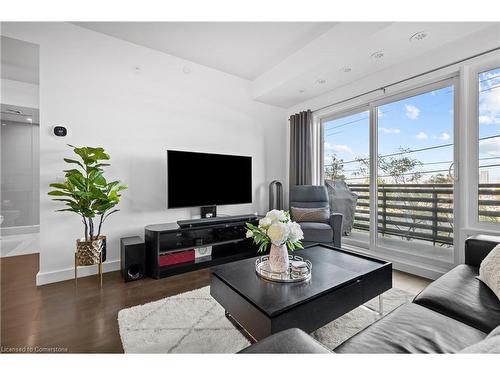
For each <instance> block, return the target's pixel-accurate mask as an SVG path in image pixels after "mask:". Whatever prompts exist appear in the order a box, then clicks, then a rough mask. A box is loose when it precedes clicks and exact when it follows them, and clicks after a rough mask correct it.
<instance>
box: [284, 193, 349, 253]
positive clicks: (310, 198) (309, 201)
mask: <svg viewBox="0 0 500 375" xmlns="http://www.w3.org/2000/svg"><path fill="white" fill-rule="evenodd" d="M291 207H300V208H329V207H330V205H329V203H328V191H327V189H326V187H325V186H316V185H297V186H293V187H291V188H290V209H291ZM299 224H300V226H301V228H302V231H303V232H304V242H328V243H332V242H333V245H334V246H335V247H340V246H341V239H342V214H339V213H330V220H329V222H328V223H310V222H305V223H299Z"/></svg>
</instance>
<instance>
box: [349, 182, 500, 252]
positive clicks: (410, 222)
mask: <svg viewBox="0 0 500 375" xmlns="http://www.w3.org/2000/svg"><path fill="white" fill-rule="evenodd" d="M349 188H350V189H351V190H352V191H353V192H354V193H355V194H357V195H358V204H357V206H356V212H355V217H354V229H356V230H358V231H369V221H370V215H369V185H368V184H349ZM377 205H378V207H377V208H378V210H377V212H378V233H379V236H383V237H396V238H400V239H405V240H408V241H411V240H421V241H426V242H427V243H429V242H430V243H432V244H433V245H435V246H442V247H450V246H453V185H452V184H379V185H378V204H377ZM478 214H479V216H480V220H481V221H489V222H493V223H499V224H500V183H496V184H480V185H479V213H478Z"/></svg>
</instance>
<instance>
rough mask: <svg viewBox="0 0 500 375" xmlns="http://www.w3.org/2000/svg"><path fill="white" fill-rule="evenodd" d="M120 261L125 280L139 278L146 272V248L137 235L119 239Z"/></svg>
mask: <svg viewBox="0 0 500 375" xmlns="http://www.w3.org/2000/svg"><path fill="white" fill-rule="evenodd" d="M120 256H121V257H120V262H121V270H122V277H123V279H124V280H125V281H134V280H139V279H142V278H143V277H144V275H145V274H146V249H145V246H144V241H143V240H142V239H141V237H139V236H134V237H125V238H121V239H120Z"/></svg>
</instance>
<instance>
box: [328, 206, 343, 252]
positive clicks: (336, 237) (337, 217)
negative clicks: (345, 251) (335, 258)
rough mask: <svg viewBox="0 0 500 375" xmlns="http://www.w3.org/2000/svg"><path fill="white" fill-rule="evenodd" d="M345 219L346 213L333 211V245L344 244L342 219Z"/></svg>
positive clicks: (331, 218)
mask: <svg viewBox="0 0 500 375" xmlns="http://www.w3.org/2000/svg"><path fill="white" fill-rule="evenodd" d="M343 220H344V215H342V214H339V213H333V214H331V215H330V226H331V227H332V229H333V246H335V247H339V248H340V247H341V246H342V221H343Z"/></svg>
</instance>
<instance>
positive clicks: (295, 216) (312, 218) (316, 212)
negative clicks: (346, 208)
mask: <svg viewBox="0 0 500 375" xmlns="http://www.w3.org/2000/svg"><path fill="white" fill-rule="evenodd" d="M290 211H291V213H292V220H295V221H296V222H298V223H306V222H309V223H329V222H330V208H329V207H318V208H305V207H291V208H290Z"/></svg>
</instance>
